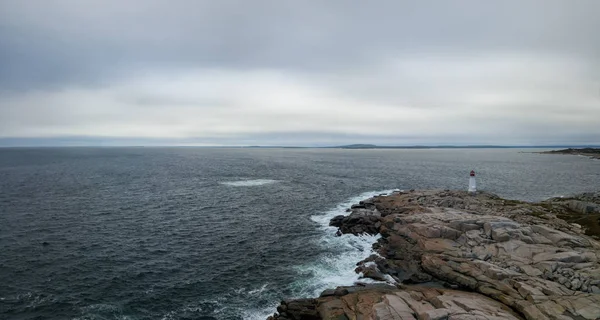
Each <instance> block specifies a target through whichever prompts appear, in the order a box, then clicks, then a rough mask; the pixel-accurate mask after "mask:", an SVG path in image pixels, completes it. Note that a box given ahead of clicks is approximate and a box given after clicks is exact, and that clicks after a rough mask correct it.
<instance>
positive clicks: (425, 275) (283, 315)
mask: <svg viewBox="0 0 600 320" xmlns="http://www.w3.org/2000/svg"><path fill="white" fill-rule="evenodd" d="M349 212H350V213H349V215H347V216H337V217H335V218H333V219H332V220H331V225H333V226H336V227H338V228H339V230H338V232H339V233H350V234H355V235H358V234H362V233H369V234H381V238H380V239H379V241H378V242H377V243H376V244H374V248H375V250H376V251H377V253H378V254H377V255H372V256H371V257H369V258H367V259H365V260H363V261H360V262H358V263H357V268H356V271H357V272H359V273H361V274H362V276H363V277H367V278H371V279H374V280H377V281H379V283H374V284H364V283H357V284H355V285H354V286H348V287H338V288H335V289H333V288H332V289H330V290H325V291H324V292H323V293H322V294H321V295H320V297H318V298H311V299H298V300H288V301H282V302H281V304H280V305H279V307H278V308H277V313H275V314H274V315H273V316H271V317H269V319H271V320H287V319H293V320H301V319H314V320H317V319H337V320H344V319H387V320H396V319H398V320H400V319H402V320H403V319H437V320H441V319H600V242H599V241H598V239H599V238H598V237H599V236H600V220H599V219H600V192H598V193H587V194H582V195H578V196H574V197H569V198H553V199H548V200H546V201H542V202H539V203H528V202H522V201H515V200H506V199H502V198H500V197H498V196H496V195H493V194H490V193H485V192H478V193H476V194H469V193H467V192H462V191H449V190H443V191H442V190H423V191H414V190H411V191H409V192H395V193H393V194H391V195H380V196H377V197H374V198H371V199H366V200H364V201H361V202H360V203H359V204H357V205H354V206H352V208H351V209H349Z"/></svg>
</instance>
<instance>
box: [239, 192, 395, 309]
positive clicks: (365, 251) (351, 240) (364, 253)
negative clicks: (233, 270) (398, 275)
mask: <svg viewBox="0 0 600 320" xmlns="http://www.w3.org/2000/svg"><path fill="white" fill-rule="evenodd" d="M393 191H395V190H385V191H379V192H366V193H363V194H361V195H359V196H356V197H353V198H351V199H348V200H347V201H344V202H343V203H340V204H339V205H337V206H336V207H335V208H333V209H331V210H329V211H326V212H323V213H321V214H317V215H313V216H311V217H310V219H311V220H312V221H314V222H317V223H318V224H319V228H320V229H321V231H322V233H323V234H322V236H321V237H319V238H318V240H317V241H318V243H317V245H318V246H320V247H321V248H323V249H324V251H325V253H324V254H323V255H322V256H320V257H319V258H318V259H317V260H316V261H314V262H311V263H308V264H303V265H300V266H298V267H297V269H298V271H299V273H300V274H301V275H303V276H301V278H302V279H303V280H299V281H298V282H296V283H293V284H292V290H293V291H294V292H295V296H296V298H307V297H317V296H319V295H320V294H321V292H323V290H325V289H332V288H335V287H337V286H344V285H352V284H354V283H356V282H363V283H371V282H375V281H374V280H371V279H360V277H361V274H357V273H356V272H354V269H356V263H357V262H359V261H361V260H363V259H365V258H367V257H369V256H370V255H372V254H376V253H375V252H374V251H373V244H374V243H375V242H376V241H377V239H379V237H380V236H379V235H375V236H371V235H362V236H354V235H351V234H344V235H341V236H339V237H338V236H336V235H335V233H336V231H337V228H336V227H330V226H329V221H330V220H331V218H333V217H335V216H337V215H346V214H348V213H347V212H346V209H348V208H350V206H351V205H353V204H355V203H358V202H359V201H361V200H364V199H367V198H370V197H373V196H376V195H379V194H382V193H391V192H393ZM307 275H308V279H307V277H306V276H307ZM390 281H393V279H391V277H390ZM263 288H266V285H265V286H263ZM263 288H260V289H259V291H261V292H262V290H264V289H263ZM253 291H256V289H255V290H252V291H250V292H249V293H251V292H253ZM278 304H279V303H278V302H274V303H273V305H272V306H270V307H267V308H264V309H260V310H257V309H247V310H245V311H244V312H243V315H242V317H243V319H247V320H255V319H256V320H258V319H261V320H262V319H266V318H267V317H268V316H270V315H272V314H273V313H274V312H275V308H276V307H277V305H278Z"/></svg>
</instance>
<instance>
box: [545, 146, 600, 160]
mask: <svg viewBox="0 0 600 320" xmlns="http://www.w3.org/2000/svg"><path fill="white" fill-rule="evenodd" d="M540 153H541V154H568V155H576V156H586V157H590V158H592V159H600V148H569V149H562V150H552V151H544V152H540Z"/></svg>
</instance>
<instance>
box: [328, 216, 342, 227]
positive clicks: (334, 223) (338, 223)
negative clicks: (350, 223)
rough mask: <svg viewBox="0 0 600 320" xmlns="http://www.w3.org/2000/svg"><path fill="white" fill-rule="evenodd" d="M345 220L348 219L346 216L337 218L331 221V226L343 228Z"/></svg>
mask: <svg viewBox="0 0 600 320" xmlns="http://www.w3.org/2000/svg"><path fill="white" fill-rule="evenodd" d="M344 218H346V216H344V215H339V216H335V217H333V218H332V219H331V220H330V221H329V225H330V226H333V227H338V228H339V227H341V226H342V221H343V220H344Z"/></svg>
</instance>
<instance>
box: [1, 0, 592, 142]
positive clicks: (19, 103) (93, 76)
mask: <svg viewBox="0 0 600 320" xmlns="http://www.w3.org/2000/svg"><path fill="white" fill-rule="evenodd" d="M598 16H600V1H598V0H577V1H572V0H560V1H558V0H495V1H492V0H490V1H480V0H450V1H448V0H436V1H434V0H420V1H401V0H389V1H387V0H386V1H383V0H373V1H358V0H343V1H342V0H327V1H323V0H319V1H316V0H314V1H313V0H270V1H267V0H253V1H250V0H218V1H217V0H213V1H203V0H168V1H167V0H144V1H134V0H131V1H115V0H86V1H81V0H51V1H48V0H27V1H23V0H0V146H2V145H5V146H6V145H9V146H19V145H201V146H202V145H204V146H213V145H225V146H228V145H299V146H327V145H341V144H353V143H372V144H381V145H416V144H425V145H448V144H454V145H469V144H487V145H492V144H494V145H524V146H526V145H551V144H554V145H556V144H600V35H599V33H598V32H599V30H600V19H598Z"/></svg>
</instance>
